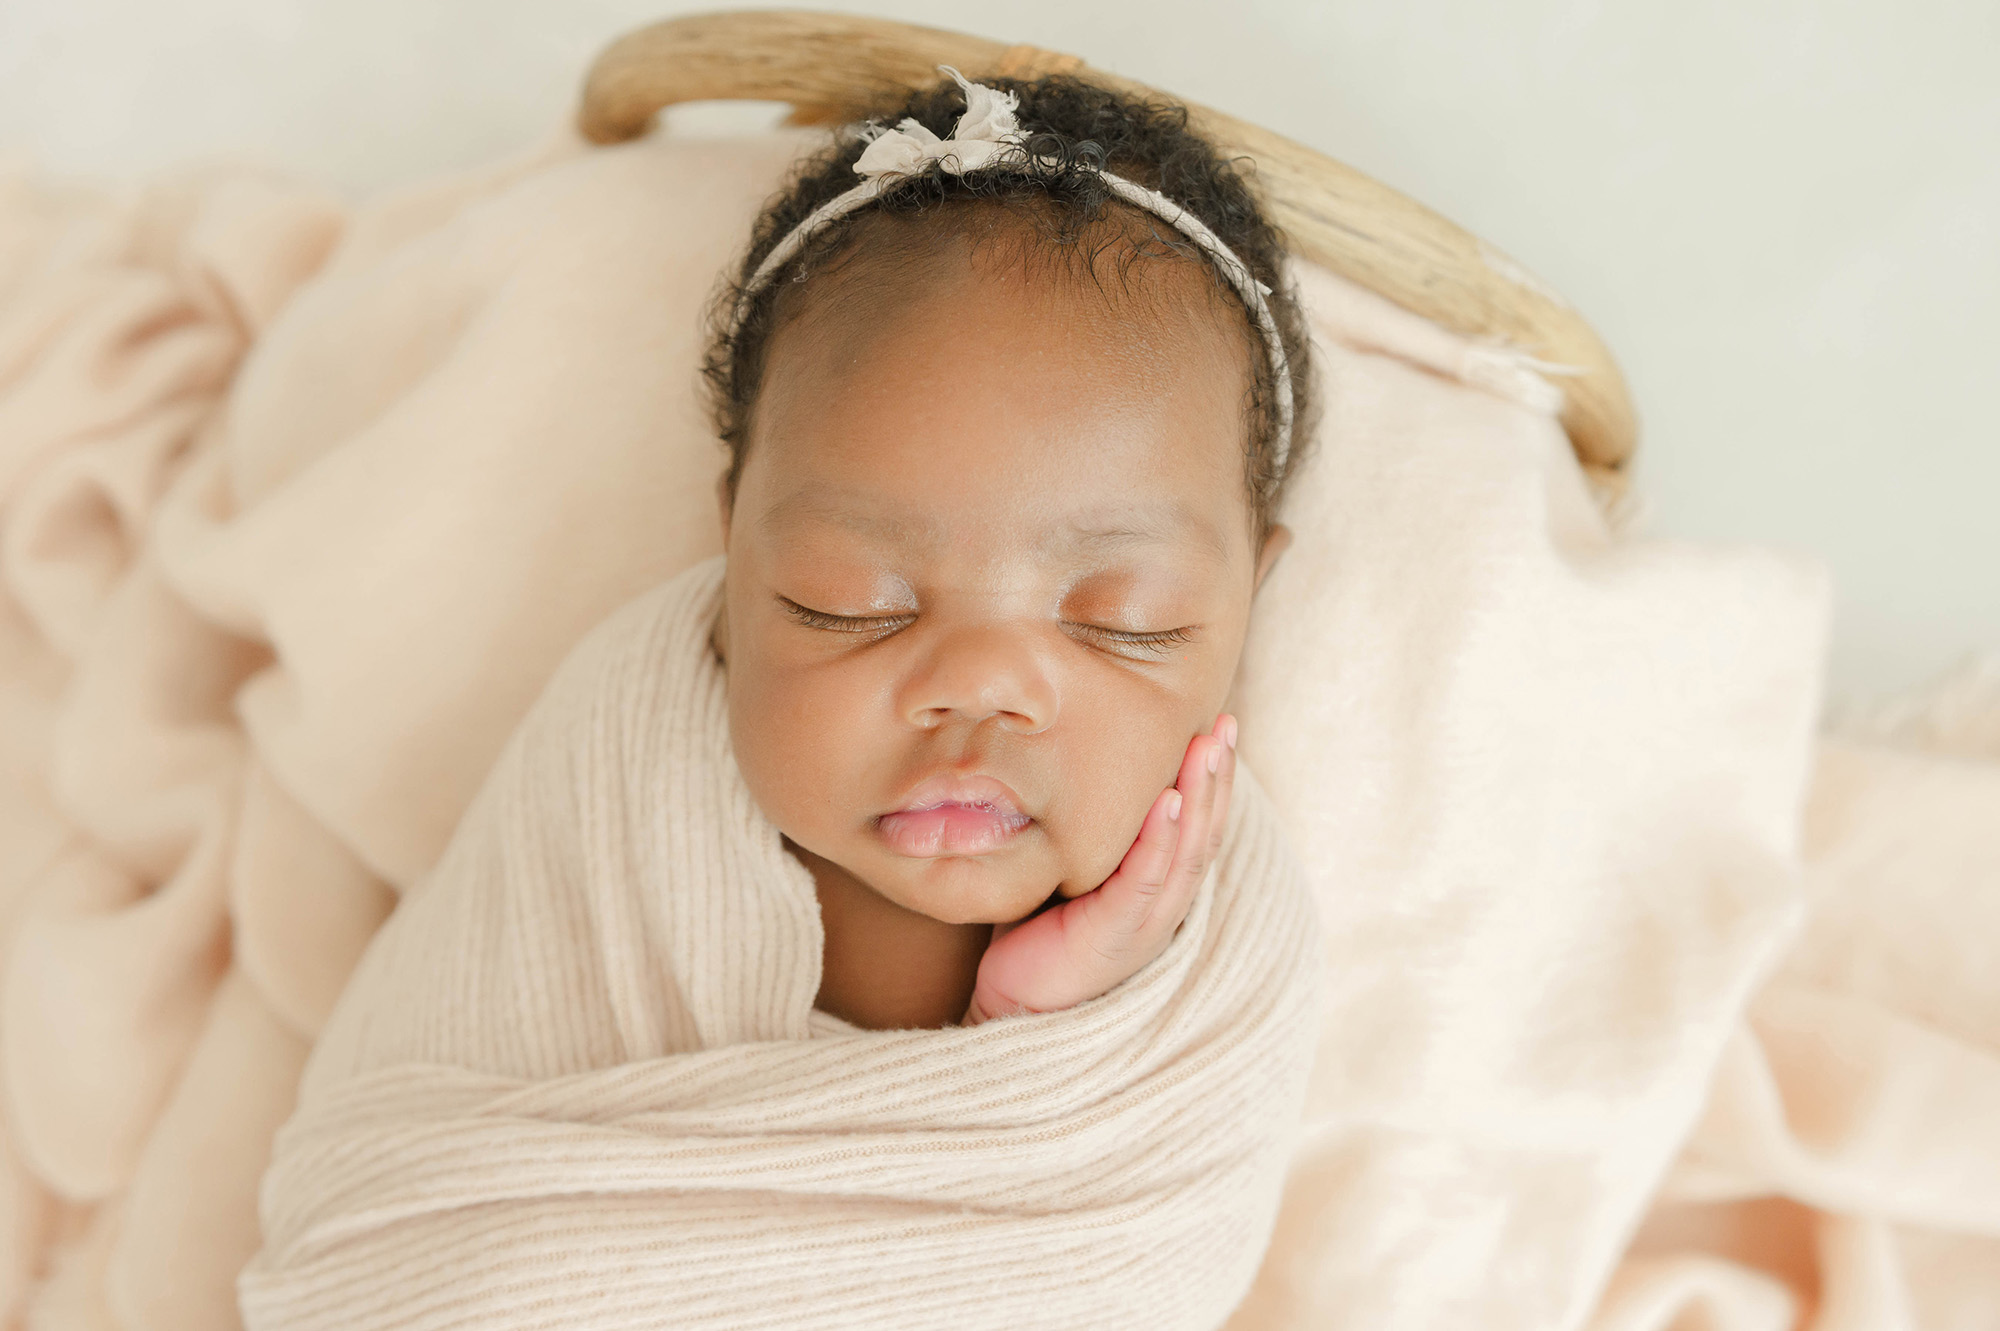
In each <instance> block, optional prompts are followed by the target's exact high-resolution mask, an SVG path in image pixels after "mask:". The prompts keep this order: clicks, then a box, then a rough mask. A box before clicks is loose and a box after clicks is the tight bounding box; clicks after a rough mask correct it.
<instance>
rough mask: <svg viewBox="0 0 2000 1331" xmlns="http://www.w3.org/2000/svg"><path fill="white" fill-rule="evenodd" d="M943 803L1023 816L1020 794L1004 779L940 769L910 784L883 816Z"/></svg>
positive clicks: (933, 806)
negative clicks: (936, 772)
mask: <svg viewBox="0 0 2000 1331" xmlns="http://www.w3.org/2000/svg"><path fill="white" fill-rule="evenodd" d="M946 804H961V805H967V806H970V807H975V808H987V809H992V810H995V811H996V812H998V813H1001V814H1005V815H1009V816H1021V817H1025V816H1026V811H1025V810H1023V809H1022V807H1021V797H1020V796H1018V795H1016V794H1015V793H1014V790H1013V788H1012V787H1011V786H1009V785H1008V784H1007V783H1006V782H1005V781H1002V780H1000V779H999V778H997V777H991V776H987V775H986V774H985V773H983V772H971V773H968V772H944V773H940V774H938V775H936V776H932V777H929V778H926V779H925V780H923V781H920V782H918V783H917V784H916V785H915V786H913V787H912V788H911V789H910V790H909V791H908V792H907V793H905V794H904V795H903V797H902V798H901V799H900V800H899V801H898V802H897V803H896V806H895V807H894V808H893V809H892V810H890V812H889V813H888V814H884V815H883V816H884V817H889V816H891V815H893V814H903V813H920V812H923V811H925V810H928V809H935V808H938V807H940V806H942V805H946Z"/></svg>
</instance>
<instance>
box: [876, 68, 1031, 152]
mask: <svg viewBox="0 0 2000 1331" xmlns="http://www.w3.org/2000/svg"><path fill="white" fill-rule="evenodd" d="M938 69H939V70H941V71H942V72H944V73H946V74H949V75H951V76H952V78H954V79H956V80H957V81H958V86H959V87H961V88H963V89H965V114H963V115H961V116H960V117H959V118H958V124H956V125H955V126H953V127H952V131H951V137H950V138H948V139H941V138H939V137H938V136H937V135H935V134H933V133H931V132H930V131H929V130H928V129H925V128H924V127H923V126H922V125H921V124H919V123H917V121H916V120H915V119H914V118H912V117H909V116H905V117H904V118H903V120H902V123H900V124H898V125H897V126H896V127H895V128H894V129H883V128H882V127H880V126H871V127H870V131H871V132H872V133H873V135H874V137H873V138H871V139H870V140H869V143H868V147H867V148H866V149H865V150H864V151H863V152H862V154H861V156H860V158H859V159H857V160H856V161H855V163H854V172H855V174H856V175H861V176H867V177H869V178H870V179H873V178H875V177H878V176H886V175H910V174H913V173H914V172H917V171H921V170H923V169H924V168H925V167H927V166H929V165H930V164H931V163H933V162H936V163H938V164H939V165H941V166H942V167H943V168H944V169H945V170H946V171H949V172H951V173H952V174H954V175H963V174H964V173H965V172H967V171H977V170H979V169H980V168H981V167H983V166H986V165H987V164H988V163H990V162H991V161H992V160H993V159H994V158H995V157H996V156H998V155H999V154H1000V153H1001V152H1003V151H1005V150H1006V149H1009V148H1014V147H1018V146H1019V145H1020V144H1021V142H1022V141H1023V139H1024V138H1025V137H1026V136H1025V135H1024V134H1022V133H1021V126H1020V122H1019V121H1017V120H1016V119H1015V118H1014V112H1015V110H1016V109H1017V108H1018V107H1019V106H1020V100H1019V99H1018V98H1016V97H1015V96H1014V94H1013V93H1011V92H1001V91H1000V90H999V89H997V88H989V87H987V86H986V85H985V84H983V83H973V82H971V81H970V80H969V79H967V78H966V77H965V76H964V75H963V74H960V73H959V72H958V71H957V70H955V69H953V68H952V67H951V66H950V65H939V66H938Z"/></svg>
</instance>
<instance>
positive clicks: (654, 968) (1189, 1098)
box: [240, 557, 1323, 1331]
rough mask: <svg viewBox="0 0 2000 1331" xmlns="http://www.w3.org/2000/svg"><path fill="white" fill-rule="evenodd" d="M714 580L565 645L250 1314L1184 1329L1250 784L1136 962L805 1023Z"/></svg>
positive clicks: (1245, 1011)
mask: <svg viewBox="0 0 2000 1331" xmlns="http://www.w3.org/2000/svg"><path fill="white" fill-rule="evenodd" d="M721 579H722V561H721V559H720V558H719V557H718V558H711V559H709V560H707V561H705V562H703V563H701V564H698V565H696V566H694V567H693V568H691V569H690V570H688V571H687V572H686V573H684V574H681V575H679V576H678V577H676V578H674V579H672V580H670V581H668V582H666V583H663V584H661V585H660V586H659V587H657V588H655V589H653V590H652V591H649V592H647V593H644V594H642V595H641V596H639V597H638V598H636V599H634V600H633V601H631V602H628V603H627V604H626V606H624V607H623V608H621V609H620V610H619V611H618V612H616V613H614V614H613V615H612V616H610V617H609V618H608V619H606V620H605V621H604V622H603V623H602V624H601V625H599V626H598V627H597V628H596V629H594V630H592V632H591V633H590V634H589V635H587V636H586V637H585V639H584V640H583V642H582V643H581V644H579V646H578V647H577V649H576V651H575V652H574V653H572V655H571V656H570V657H569V658H568V659H567V660H566V661H565V663H564V664H563V666H562V667H561V668H560V669H559V670H558V671H557V673H556V675H555V677H554V678H553V679H552V680H551V682H550V684H549V686H548V688H547V690H546V691H545V692H544V693H543V695H542V696H541V698H540V699H539V700H538V701H537V702H536V704H535V705H534V707H533V708H532V709H531V710H530V712H529V714H528V716H527V717H526V718H525V720H524V721H523V722H522V724H521V726H520V728H519V729H518V730H516V731H515V733H514V735H513V736H512V737H511V738H510V739H509V741H508V744H507V746H506V748H505V749H504V750H503V752H502V755H501V757H500V760H499V762H498V763H497V764H496V766H495V768H494V771H493V773H492V775H491V777H490V778H489V779H488V781H487V783H486V784H485V785H484V786H483V787H482V789H481V791H480V793H479V795H478V796H477V798H476V799H475V800H474V802H473V805H472V807H471V808H470V810H469V811H468V813H467V816H466V819H465V821H464V823H463V824H462V825H461V827H460V830H459V832H458V833H457V835H456V836H455V837H454V838H453V840H452V842H451V843H450V845H449V846H448V848H447V849H446V851H445V854H444V856H443V858H442V859H441V860H440V861H439V863H438V865H437V867H436V869H435V870H434V872H433V873H432V874H431V875H429V876H428V877H427V878H426V879H424V880H423V881H422V882H420V883H419V884H418V885H416V887H414V888H413V889H412V891H411V892H410V894H409V895H408V896H407V897H406V898H405V901H404V903H403V905H402V906H401V907H400V908H399V910H398V912H397V913H396V914H395V915H394V916H392V917H391V919H390V921H389V922H388V924H387V925H385V926H384V927H383V929H382V931H381V932H380V933H379V934H378V935H377V937H376V940H375V942H374V943H373V944H372V945H371V947H370V949H369V951H368V952H367V954H366V955H365V956H364V958H363V960H362V962H361V964H360V966H359V967H358V968H357V970H356V972H355V975H354V978H353V980H352V982H351V983H350V985H349V987H348V989H347V991H346V993H345V994H344V995H343V997H342V999H341V1001H340V1003H339V1004H338V1006H337V1007H336V1009H335V1011H334V1014H333V1016H332V1017H331V1019H330V1021H329V1023H328V1025H327V1027H326V1029H325V1031H324V1032H323V1034H322V1036H321V1039H320V1042H319V1044H318V1045H317V1046H316V1048H315V1050H314V1053H313V1056H312V1060H311V1062H310V1064H309V1065H308V1069H307V1072H306V1075H305V1078H304V1080H303V1082H302V1084H301V1091H300V1108H299V1110H298V1112H297V1114H296V1116H295V1117H294V1119H293V1120H292V1122H291V1123H290V1124H288V1125H287V1126H286V1127H285V1128H284V1129H283V1131H282V1132H281V1133H280V1135H279V1138H278V1143H277V1148H276V1151H275V1155H274V1159H273V1162H272V1165H271V1168H270V1170H269V1172H268V1173H267V1175H266V1178H265V1184H264V1190H263V1221H264V1238H265V1246H264V1249H263V1251H262V1252H261V1253H260V1254H259V1255H258V1257H257V1258H256V1259H255V1260H254V1261H253V1262H252V1263H251V1265H250V1267H249V1268H248V1269H247V1270H246V1271H245V1273H244V1275H243V1277H242V1281H241V1285H240V1290H241V1296H242V1308H243V1312H244V1315H245V1318H246V1321H247V1323H248V1324H249V1325H250V1326H251V1327H253V1328H260V1329H262V1328H278V1327H283V1328H305V1327H321V1326H324V1327H336V1326H337V1327H342V1328H361V1327H388V1326H394V1327H410V1328H415V1327H422V1328H445V1327H472V1326H478V1327H501V1326H506V1327H529V1326H552V1325H556V1324H561V1325H563V1326H566V1327H593V1328H595V1327H622V1326H655V1325H659V1324H660V1323H661V1321H662V1319H663V1318H665V1317H667V1316H668V1310H671V1320H672V1322H673V1324H674V1325H677V1326H759V1327H767V1326H772V1327H774V1326H811V1327H841V1326H878V1327H879V1326H885V1325H894V1326H899V1327H918V1326H925V1327H928V1326H937V1327H951V1328H954V1329H955V1331H965V1329H968V1328H976V1327H995V1328H1000V1327H1018V1326H1024V1325H1050V1326H1053V1325H1062V1326H1089V1327H1093V1328H1113V1327H1126V1326H1130V1327H1148V1328H1159V1327H1177V1326H1187V1327H1212V1326H1215V1325H1218V1324H1220V1322H1221V1321H1222V1320H1224V1318H1225V1317H1226V1316H1227V1314H1228V1312H1229V1310H1230V1309H1231V1308H1232V1307H1234V1306H1235V1304H1236V1303H1237V1302H1238V1301H1239V1300H1240V1299H1241V1297H1242V1295H1243V1293H1244V1291H1245V1290H1246V1289H1247V1288H1248V1287H1249V1284H1250V1281H1251V1279H1252V1277H1253V1275H1254V1273H1255V1271H1256V1268H1257V1265H1258V1262H1259V1259H1260V1258H1261V1256H1262V1253H1263V1249H1264V1246H1265V1244H1266V1243H1267V1241H1268V1239H1269V1234H1270V1228H1271V1225H1272V1223H1273V1220H1274V1218H1275V1214H1276V1210H1277V1204H1278V1193H1279V1188H1280V1185H1281V1182H1282V1179H1283V1176H1284V1171H1285V1167H1286V1163H1287V1161H1288V1159H1289V1156H1290V1152H1291V1149H1292V1146H1293V1144H1294V1141H1293V1139H1294V1137H1295V1135H1296V1129H1297V1123H1298V1120H1299V1115H1300V1108H1301V1105H1302V1102H1303V1098H1304V1094H1305V1078H1306V1073H1307V1069H1308V1067H1309V1064H1310V1062H1311V1058H1312V1047H1313V1041H1314V1039H1315V1036H1316V1033H1317V1017H1316V1012H1317V1010H1318V1004H1319V984H1318V976H1319V970H1320V967H1321V965H1322V964H1323V963H1322V949H1321V948H1320V947H1319V946H1318V941H1317V940H1318V937H1319V932H1318V925H1317V921H1316V918H1315V915H1314V908H1313V904H1312V901H1311V898H1310V896H1309V894H1308V892H1307V889H1306V887H1305V883H1304V879H1303V875H1302V874H1301V872H1300V871H1299V869H1298V867H1297V865H1296V863H1295V861H1294V860H1293V858H1292V856H1291V852H1290V851H1289V849H1288V847H1287V843H1286V842H1285V839H1284V836H1283V834H1282V832H1281V831H1280V828H1279V825H1278V823H1277V820H1276V816H1275V813H1274V812H1273V811H1272V809H1271V807H1270V805H1269V802H1268V800H1267V799H1266V798H1265V796H1264V795H1263V792H1262V791H1261V790H1260V789H1259V788H1258V787H1257V785H1256V782H1255V780H1254V778H1250V777H1248V776H1247V775H1246V776H1245V777H1243V778H1241V779H1240V780H1239V785H1238V787H1237V791H1238V793H1237V797H1236V799H1235V801H1234V807H1233V808H1232V810H1231V818H1230V826H1229V830H1228V836H1227V840H1226V842H1225V848H1224V852H1223V854H1222V855H1221V856H1220V857H1219V859H1218V862H1217V864H1216V866H1215V868H1214V869H1213V871H1212V872H1211V873H1210V875H1209V877H1208V879H1207V880H1206V881H1205V882H1204V884H1203V886H1202V888H1201V890H1200V892H1199V893H1198V895H1197V897H1196V899H1195V902H1194V905H1193V906H1192V908H1191V909H1190V911H1189V914H1188V917H1187V919H1186V921H1185V922H1184V923H1183V925H1182V927H1181V929H1180V931H1179V932H1178V933H1177V934H1176V936H1175V938H1174V940H1173V941H1172V943H1171V944H1170V945H1169V946H1168V948H1167V950H1166V951H1165V952H1164V953H1162V954H1161V956H1159V957H1158V958H1156V959H1155V960H1154V961H1153V962H1152V963H1150V964H1149V965H1147V966H1146V967H1145V968H1143V969H1142V970H1141V971H1140V972H1139V973H1138V974H1136V975H1134V976H1133V977H1131V978H1130V979H1129V980H1127V981H1126V982H1125V983H1123V984H1121V985H1119V986H1118V987H1116V988H1115V989H1113V990H1112V991H1111V992H1110V993H1108V994H1106V995H1104V996H1102V997H1100V998H1098V999H1095V1000H1092V1001H1090V1002H1087V1003H1084V1004H1081V1005H1079V1006H1077V1007H1075V1008H1072V1009H1069V1010H1066V1011H1062V1012H1054V1013H1042V1014H1035V1015H1031V1016H1023V1017H1014V1018H1005V1019H1001V1020H998V1021H993V1022H988V1023H985V1024H983V1025H980V1026H976V1027H969V1028H960V1027H949V1028H945V1029H942V1030H903V1031H864V1030H860V1029H857V1028H852V1027H848V1026H846V1025H845V1024H844V1023H841V1022H838V1021H833V1020H828V1019H827V1018H826V1014H823V1013H818V1012H816V1011H815V1010H814V1008H813V1001H814V997H815V995H816V993H817V991H818V987H819V979H820V965H821V949H822V947H823V935H822V933H821V927H820V922H819V915H818V905H817V899H816V896H815V893H814V889H813V884H812V879H811V876H810V874H809V873H808V872H807V870H806V869H805V868H804V867H803V866H802V865H801V864H799V863H798V861H796V860H795V859H793V858H792V857H791V856H790V855H789V854H788V853H787V852H786V851H785V849H784V848H783V845H782V841H781V837H780V834H779V833H778V831H777V829H776V828H775V827H773V826H772V825H771V824H770V823H769V821H768V820H767V819H765V818H764V817H763V815H762V814H761V812H760V811H759V810H758V809H757V807H756V806H755V804H754V802H753V801H752V799H751V797H750V795H749V792H748V790H747V788H746V787H745V786H744V785H743V782H742V778H741V776H740V774H739V773H738V771H737V769H736V766H735V763H734V760H733V758H732V757H731V756H730V752H729V734H728V720H727V709H726V689H725V684H724V674H723V669H722V666H721V665H720V663H719V662H718V661H717V660H716V658H715V656H714V654H713V651H712V649H711V647H710V645H709V629H710V627H711V625H712V623H713V619H714V614H715V609H716V606H717V604H718V601H719V597H720V588H721Z"/></svg>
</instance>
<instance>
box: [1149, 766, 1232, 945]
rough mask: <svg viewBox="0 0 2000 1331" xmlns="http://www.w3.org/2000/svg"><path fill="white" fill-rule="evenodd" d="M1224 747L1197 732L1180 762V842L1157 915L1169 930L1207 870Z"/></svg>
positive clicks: (1179, 919)
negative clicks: (1184, 797) (1184, 798)
mask: <svg viewBox="0 0 2000 1331" xmlns="http://www.w3.org/2000/svg"><path fill="white" fill-rule="evenodd" d="M1223 757H1224V746H1223V743H1222V741H1221V740H1219V739H1217V738H1215V736H1213V735H1197V736H1195V738H1194V741H1193V742H1192V743H1191V744H1189V745H1188V753H1187V759H1186V761H1185V762H1183V763H1182V764H1181V776H1180V782H1179V786H1180V789H1181V790H1182V791H1184V792H1186V794H1187V797H1188V798H1187V804H1186V806H1185V807H1184V809H1183V812H1182V814H1181V836H1180V842H1179V844H1178V845H1176V846H1175V847H1174V864H1173V867H1172V868H1171V869H1169V870H1168V871H1167V885H1166V888H1165V889H1164V890H1163V891H1162V892H1161V893H1160V901H1159V906H1160V909H1159V912H1158V913H1159V915H1160V916H1161V917H1164V918H1165V919H1166V927H1167V928H1168V929H1172V928H1174V927H1176V926H1178V925H1179V924H1180V922H1181V917H1182V916H1183V915H1184V914H1186V912H1187V906H1188V902H1189V901H1190V900H1192V899H1193V897H1194V888H1195V885H1196V884H1198V883H1199V882H1200V881H1201V877H1202V874H1204V873H1205V872H1207V870H1208V846H1209V831H1210V828H1211V827H1212V826H1213V824H1214V820H1215V794H1216V789H1217V787H1218V785H1219V784H1220V783H1219V781H1218V780H1217V778H1218V777H1219V776H1220V775H1221V772H1222V766H1223Z"/></svg>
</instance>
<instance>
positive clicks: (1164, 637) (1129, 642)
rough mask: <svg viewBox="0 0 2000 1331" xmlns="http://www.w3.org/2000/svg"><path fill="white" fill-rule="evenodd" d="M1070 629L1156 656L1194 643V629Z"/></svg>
mask: <svg viewBox="0 0 2000 1331" xmlns="http://www.w3.org/2000/svg"><path fill="white" fill-rule="evenodd" d="M1070 627H1071V628H1073V629H1075V630H1077V631H1078V632H1080V633H1082V634H1084V635H1085V636H1086V637H1091V638H1097V639H1100V640H1102V641H1105V642H1111V643H1115V644H1117V645H1118V646H1120V647H1136V648H1138V649H1139V650H1141V651H1145V652H1151V653H1153V654H1154V655H1156V656H1164V655H1165V654H1166V653H1167V652H1169V651H1171V650H1172V649H1173V648H1175V647H1178V646H1180V645H1181V644H1182V643H1187V642H1193V641H1194V630H1193V628H1192V627H1187V628H1177V629H1162V630H1160V631H1159V632H1157V633H1128V632H1126V631H1125V630H1124V629H1107V628H1104V627H1101V626H1100V625H1097V624H1077V623H1072V624H1071V625H1070Z"/></svg>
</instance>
